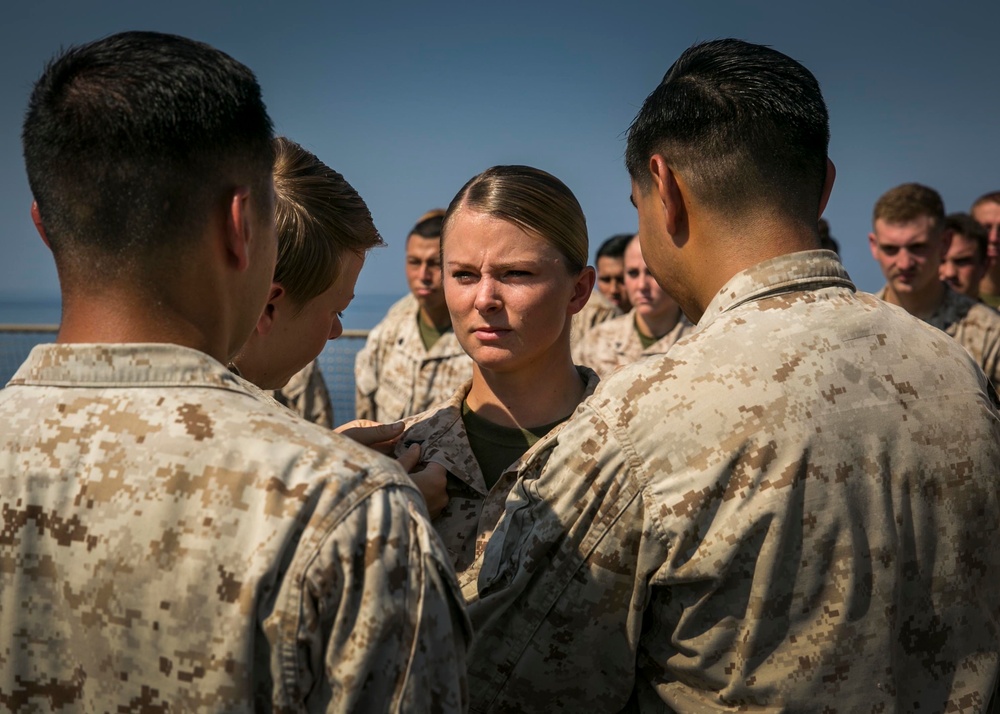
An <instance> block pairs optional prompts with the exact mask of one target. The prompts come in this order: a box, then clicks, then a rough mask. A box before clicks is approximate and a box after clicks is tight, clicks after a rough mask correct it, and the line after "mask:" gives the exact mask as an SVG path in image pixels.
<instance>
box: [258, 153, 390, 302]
mask: <svg viewBox="0 0 1000 714" xmlns="http://www.w3.org/2000/svg"><path fill="white" fill-rule="evenodd" d="M274 147H275V157H274V194H275V206H274V218H275V224H276V226H277V233H278V261H277V265H276V266H275V268H274V281H275V282H277V283H281V286H282V287H283V288H284V289H285V291H286V292H287V293H288V296H289V297H290V298H291V299H292V300H293V301H294V302H295V303H296V304H297V305H299V306H302V305H304V304H305V303H307V302H308V301H309V300H312V299H313V298H314V297H316V296H317V295H320V294H321V293H323V292H325V291H326V290H327V289H328V288H329V287H330V286H331V285H333V282H334V280H336V279H337V276H338V275H339V273H340V268H341V263H342V261H343V258H344V255H345V254H346V253H347V252H352V253H355V254H359V255H360V254H364V253H365V251H367V250H369V249H370V248H373V247H375V246H377V245H382V237H381V236H380V235H379V233H378V230H377V229H376V228H375V223H374V222H373V221H372V214H371V213H370V212H369V210H368V206H367V205H365V202H364V200H363V199H362V198H361V196H359V195H358V192H357V191H355V190H354V188H353V187H352V186H351V184H349V183H348V182H347V180H346V179H344V177H343V176H341V175H340V174H339V173H337V172H336V171H334V170H333V169H331V168H330V167H329V166H327V165H326V164H324V163H323V162H322V161H320V160H319V159H318V158H316V156H315V155H314V154H312V153H310V152H309V151H306V150H305V149H303V148H302V147H301V146H299V145H298V144H296V143H295V142H294V141H291V140H290V139H287V138H285V137H283V136H279V137H278V138H276V139H275V140H274Z"/></svg>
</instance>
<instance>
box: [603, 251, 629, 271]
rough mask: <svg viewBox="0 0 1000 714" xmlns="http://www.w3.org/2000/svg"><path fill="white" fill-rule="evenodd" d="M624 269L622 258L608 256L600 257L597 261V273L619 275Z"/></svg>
mask: <svg viewBox="0 0 1000 714" xmlns="http://www.w3.org/2000/svg"><path fill="white" fill-rule="evenodd" d="M624 269H625V261H624V259H623V258H613V257H611V256H609V255H602V256H601V257H600V258H598V259H597V272H598V273H620V272H621V271H622V270H624Z"/></svg>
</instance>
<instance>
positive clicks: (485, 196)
mask: <svg viewBox="0 0 1000 714" xmlns="http://www.w3.org/2000/svg"><path fill="white" fill-rule="evenodd" d="M465 209H469V210H471V211H475V212H477V213H483V214H485V215H487V216H491V217H493V218H499V219H501V220H504V221H508V222H510V223H513V224H514V225H516V226H520V227H521V228H522V229H524V230H525V232H527V233H533V234H535V235H537V236H539V237H540V238H541V239H542V240H544V241H545V242H547V243H548V244H549V245H551V246H552V247H553V248H555V249H556V250H558V251H559V253H560V254H561V255H562V256H563V257H564V258H565V259H566V268H567V269H568V270H569V272H570V273H571V274H576V273H579V272H580V271H581V270H583V269H584V268H585V267H586V266H587V254H588V250H589V246H588V244H587V219H586V218H585V217H584V215H583V209H582V208H581V207H580V203H579V201H577V200H576V196H574V195H573V192H572V191H570V190H569V187H568V186H567V185H566V184H564V183H563V182H562V181H560V180H559V179H557V178H556V177H555V176H553V175H552V174H550V173H548V172H547V171H542V170H541V169H536V168H533V167H531V166H517V165H514V166H493V167H492V168H488V169H486V170H485V171H483V172H482V173H481V174H479V175H478V176H473V177H472V178H471V179H469V180H468V182H466V184H465V185H464V186H462V188H461V189H460V190H459V192H458V193H457V194H456V195H455V198H453V199H452V200H451V203H450V204H449V205H448V212H447V213H446V215H445V219H444V228H443V233H442V238H441V249H442V252H443V251H444V243H445V239H444V233H447V231H448V224H449V223H450V222H451V219H452V217H453V216H454V215H455V213H457V212H458V211H459V210H465Z"/></svg>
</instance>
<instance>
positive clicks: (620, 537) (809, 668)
mask: <svg viewBox="0 0 1000 714" xmlns="http://www.w3.org/2000/svg"><path fill="white" fill-rule="evenodd" d="M828 126H829V124H828V119H827V110H826V105H825V103H824V101H823V97H822V95H821V93H820V89H819V84H818V83H817V81H816V78H815V77H813V75H812V74H811V73H810V72H809V71H808V70H807V69H806V68H805V67H803V66H802V65H801V64H799V63H798V62H796V61H795V60H793V59H791V58H789V57H787V56H785V55H783V54H781V53H780V52H777V51H775V50H773V49H770V48H768V47H764V46H761V45H753V44H749V43H746V42H742V41H739V40H716V41H712V42H706V43H703V44H699V45H695V46H694V47H691V48H690V49H688V50H687V51H685V52H684V53H683V54H682V55H681V57H680V58H679V59H678V60H677V61H676V62H675V63H674V64H673V66H672V67H671V68H670V70H669V71H668V72H667V74H666V76H665V77H664V79H663V81H662V83H661V84H660V85H659V86H658V87H657V88H656V89H655V90H654V91H653V92H652V94H650V95H649V97H648V98H647V99H646V101H645V102H644V103H643V105H642V108H641V109H640V110H639V114H638V116H637V117H636V119H635V121H634V122H633V123H632V126H631V128H630V129H629V133H628V146H627V149H626V163H627V167H628V170H629V174H630V175H631V177H632V199H633V201H634V202H635V204H636V206H637V208H638V214H639V241H640V244H641V246H642V254H643V257H644V258H645V260H646V263H647V264H648V266H649V270H650V272H651V273H652V274H653V275H654V276H655V277H656V279H657V281H658V282H659V283H660V284H661V285H662V286H663V287H664V289H665V290H667V291H668V292H669V293H670V295H671V296H672V297H673V298H674V299H675V300H676V301H677V302H678V303H679V304H680V306H681V308H682V309H683V311H684V313H685V314H686V315H687V316H688V317H689V318H691V320H692V321H695V322H696V326H695V329H694V331H693V332H692V333H691V334H690V335H687V336H685V337H683V338H681V339H680V340H678V342H677V343H676V344H674V345H673V347H671V348H670V350H669V351H668V352H667V353H666V354H665V355H658V356H655V357H649V358H646V359H644V360H642V361H640V362H637V363H635V364H631V365H628V366H625V367H623V368H621V369H620V370H619V371H618V372H616V373H615V374H613V375H612V376H610V377H609V378H608V379H606V380H604V381H602V382H601V384H600V385H599V386H598V387H597V390H596V391H595V393H594V394H593V396H592V397H591V398H590V399H588V400H587V401H586V402H584V403H583V404H581V405H580V407H579V409H577V411H576V412H575V414H574V415H573V417H572V418H571V419H570V420H569V421H568V422H566V423H565V425H564V427H563V429H562V430H561V431H560V432H559V434H558V435H557V436H555V437H554V438H549V439H543V440H542V441H540V442H538V445H537V446H536V449H535V451H534V452H533V454H532V456H531V458H529V459H526V460H525V461H524V463H522V465H521V467H520V469H519V472H518V478H517V481H516V482H515V484H514V485H513V489H512V491H511V493H510V495H509V496H508V498H507V502H506V506H505V512H504V515H503V517H502V518H501V521H500V523H499V524H498V526H497V529H496V531H495V532H494V534H493V535H492V537H491V538H490V539H489V541H488V542H487V543H486V545H485V550H484V552H483V554H482V556H481V557H480V558H479V559H478V560H477V561H476V564H475V565H474V566H473V568H472V569H470V570H469V571H467V573H466V574H465V575H463V577H462V578H461V580H460V582H461V583H462V586H463V592H464V594H465V596H466V599H467V600H468V602H469V612H470V616H471V617H472V620H473V626H474V628H475V631H476V638H475V640H474V642H473V646H472V650H471V651H470V658H469V662H470V686H469V691H470V693H471V696H472V702H471V709H472V711H477V712H507V711H518V712H557V711H566V712H570V711H573V712H575V711H588V712H590V711H594V712H617V711H630V712H668V711H670V712H674V711H676V712H723V711H725V712H729V711H775V712H776V711H785V712H829V713H835V712H845V713H846V712H859V711H866V712H871V711H879V712H912V711H928V712H931V711H933V712H944V711H956V712H957V711H963V712H979V711H983V710H984V709H985V708H986V707H987V705H988V704H989V701H990V697H991V695H992V693H993V692H994V689H995V685H996V681H997V672H998V667H1000V589H998V588H997V587H996V583H997V582H998V578H1000V548H997V547H996V533H997V529H998V527H1000V503H998V489H997V483H998V479H1000V414H998V412H997V404H996V393H995V392H994V391H993V390H992V389H991V388H990V385H989V383H988V382H987V380H986V378H985V376H984V375H983V373H982V370H980V368H979V367H978V366H977V365H976V363H975V362H974V361H973V359H972V358H971V357H970V356H969V354H968V353H967V352H966V351H965V350H963V349H962V348H961V347H960V346H959V345H957V344H956V343H955V342H954V340H952V339H951V338H949V337H948V336H947V335H945V334H944V333H943V332H941V331H940V330H936V329H934V328H931V327H930V326H928V325H925V324H923V323H922V322H920V321H919V320H914V319H913V318H912V317H910V316H909V315H906V314H905V313H904V312H903V311H902V310H899V309H898V308H895V307H893V306H891V305H888V304H886V303H885V302H883V301H881V300H878V299H877V298H875V297H874V296H872V295H866V294H863V293H859V292H858V291H857V290H856V288H855V287H854V284H853V283H852V282H851V280H850V278H849V277H848V275H847V273H846V272H845V271H844V268H843V266H842V265H841V264H840V262H839V260H838V259H837V256H836V254H835V253H833V252H831V251H826V250H820V249H819V236H818V226H817V219H818V218H819V216H820V214H821V212H822V209H823V207H824V206H825V204H826V202H827V198H828V197H829V194H830V190H831V188H832V186H833V179H834V169H833V165H832V164H831V163H830V162H829V160H828V159H827V147H828V143H829V129H828ZM747 127H752V128H753V131H748V130H747Z"/></svg>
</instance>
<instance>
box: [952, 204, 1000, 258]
mask: <svg viewBox="0 0 1000 714" xmlns="http://www.w3.org/2000/svg"><path fill="white" fill-rule="evenodd" d="M944 228H945V230H946V231H950V232H952V233H957V234H958V235H960V236H962V237H963V238H965V240H967V241H971V242H973V243H975V245H976V262H978V263H979V264H980V265H985V264H986V260H987V257H988V253H987V247H988V245H989V238H990V236H989V233H987V232H986V229H985V228H983V226H982V224H980V223H979V221H977V220H976V219H975V218H973V217H972V216H970V215H969V214H968V213H949V214H948V215H947V216H946V217H945V219H944Z"/></svg>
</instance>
